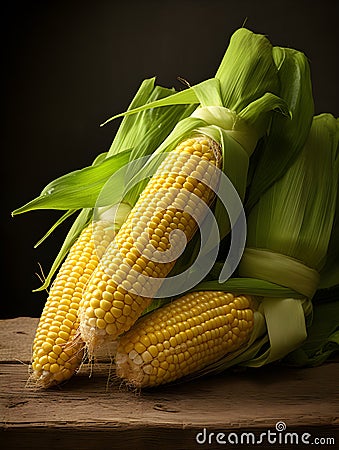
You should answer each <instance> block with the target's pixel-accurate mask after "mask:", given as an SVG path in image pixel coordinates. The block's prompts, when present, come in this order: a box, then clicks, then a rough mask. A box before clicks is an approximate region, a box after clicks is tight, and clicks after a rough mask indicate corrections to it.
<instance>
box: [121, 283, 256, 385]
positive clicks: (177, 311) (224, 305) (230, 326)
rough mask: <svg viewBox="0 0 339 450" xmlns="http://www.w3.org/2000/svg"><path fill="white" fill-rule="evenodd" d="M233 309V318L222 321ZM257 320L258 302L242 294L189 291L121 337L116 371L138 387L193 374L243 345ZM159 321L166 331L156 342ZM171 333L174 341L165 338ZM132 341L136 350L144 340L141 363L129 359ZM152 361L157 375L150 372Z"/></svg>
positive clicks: (163, 330) (162, 331) (153, 371)
mask: <svg viewBox="0 0 339 450" xmlns="http://www.w3.org/2000/svg"><path fill="white" fill-rule="evenodd" d="M239 299H240V300H239ZM227 311H231V312H230V313H227ZM230 314H232V320H230V318H229V317H228V319H227V320H223V319H224V318H225V317H227V316H228V315H230ZM193 319H194V320H193ZM240 319H241V329H240V328H239V326H238V324H239V323H240V322H239V321H240ZM160 324H161V326H160ZM182 324H184V325H185V327H186V329H185V330H183V329H182V326H180V325H182ZM196 324H197V325H196ZM253 325H254V309H253V301H252V298H251V297H249V296H241V298H240V297H235V296H233V295H232V294H229V293H225V292H218V291H207V292H192V293H189V294H186V295H184V296H183V297H181V298H179V299H177V300H174V301H173V302H171V303H169V304H168V305H166V306H164V307H162V308H159V309H157V310H155V311H153V312H152V313H150V314H148V315H146V316H145V317H143V318H141V319H140V320H139V321H138V322H137V323H136V324H135V325H134V326H133V327H132V328H131V329H130V330H129V331H128V332H127V333H125V334H124V335H123V336H122V337H121V338H120V339H119V341H118V347H117V354H116V370H117V375H118V376H119V377H121V378H123V379H125V380H126V381H127V382H128V384H130V385H134V386H135V387H150V386H156V385H159V384H163V383H167V382H171V381H174V380H176V379H178V378H180V377H182V376H187V375H191V374H194V373H196V372H198V371H199V370H201V369H203V368H204V367H206V366H208V365H209V364H211V363H213V362H215V361H217V360H218V359H220V358H221V357H223V356H224V355H226V354H229V353H232V352H234V351H236V350H238V349H239V348H240V347H241V346H243V345H244V344H245V343H246V342H247V341H248V339H249V337H250V335H251V333H252V330H253ZM157 326H160V328H161V332H159V333H157V336H156V339H157V343H156V345H154V344H152V336H154V337H155V331H154V330H155V328H156V327H157ZM151 330H153V332H152V331H151ZM176 330H177V331H176ZM145 333H146V334H145ZM167 333H168V334H167ZM168 335H170V338H169V340H167V339H166V337H165V336H168ZM131 342H133V345H134V348H135V349H137V348H138V345H142V347H141V350H143V353H142V355H141V356H142V360H143V361H142V362H141V363H140V364H135V363H134V360H133V358H132V359H131V358H130V354H129V352H128V350H129V349H130V347H131ZM132 356H133V354H132ZM150 365H151V366H152V367H153V369H152V377H149V376H148V375H150V372H149V366H150ZM144 369H146V370H144ZM165 369H166V370H165Z"/></svg>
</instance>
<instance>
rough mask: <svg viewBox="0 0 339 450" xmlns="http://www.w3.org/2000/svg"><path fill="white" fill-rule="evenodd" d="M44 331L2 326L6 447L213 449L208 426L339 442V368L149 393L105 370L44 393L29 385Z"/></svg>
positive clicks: (1, 417) (0, 395) (266, 371)
mask: <svg viewBox="0 0 339 450" xmlns="http://www.w3.org/2000/svg"><path fill="white" fill-rule="evenodd" d="M36 324H37V321H36V319H28V318H22V319H13V320H11V321H2V324H0V330H1V331H0V342H2V347H1V348H0V421H1V430H2V434H1V437H0V439H1V440H3V439H5V440H6V442H7V448H33V444H34V445H35V448H44V449H45V448H47V444H48V448H57V445H55V446H54V444H55V443H58V448H60V446H61V445H60V440H62V442H63V445H64V439H65V437H66V436H69V437H70V442H72V445H73V446H72V448H73V449H74V448H76V449H81V448H83V449H92V448H98V447H99V446H100V448H110V449H112V448H119V449H120V448H121V449H124V448H136V449H138V448H140V449H142V448H147V449H150V448H164V449H166V448H183V449H189V448H198V447H203V448H205V446H199V445H198V444H197V443H196V441H195V436H196V434H197V433H198V432H199V431H201V430H202V429H203V428H204V427H206V428H208V429H209V430H211V431H218V430H220V431H223V432H228V433H229V432H230V431H232V430H233V431H234V430H236V431H240V430H245V431H251V430H252V431H253V432H255V431H257V432H258V433H259V432H260V430H261V431H262V430H267V429H272V430H274V427H275V424H276V423H277V422H278V421H284V422H285V423H286V425H287V431H295V430H300V431H303V432H306V431H308V430H311V429H312V430H313V432H314V434H318V435H319V434H320V433H322V434H324V432H325V433H327V436H334V435H335V434H336V433H337V439H338V438H339V436H338V433H339V421H338V404H339V397H338V389H337V384H338V382H337V380H338V379H339V364H338V363H336V362H332V363H329V364H326V365H323V366H321V367H317V368H313V369H299V370H296V369H288V368H281V367H277V366H275V367H274V366H270V367H265V368H262V369H256V370H247V371H243V372H234V371H230V372H228V373H227V374H223V375H219V376H211V377H208V378H203V379H198V380H193V381H190V382H188V383H185V384H179V385H172V386H166V387H161V388H157V389H153V390H148V391H144V392H142V393H135V392H131V391H128V390H127V389H126V388H125V387H124V386H121V385H120V384H119V382H118V381H117V380H116V379H114V375H112V373H114V371H113V370H112V371H111V372H112V373H111V376H110V377H109V372H110V365H109V364H108V363H102V364H98V365H95V366H94V367H93V368H90V367H88V366H85V367H84V368H83V369H82V370H81V371H80V372H79V374H78V375H76V376H75V377H74V378H73V379H72V380H70V381H69V382H68V383H66V384H65V385H63V386H62V387H59V388H54V389H51V390H48V391H43V390H37V389H34V388H32V387H31V386H29V385H27V373H28V361H29V358H30V346H31V342H32V338H33V335H34V329H35V327H36ZM15 339H16V342H14V340H15ZM19 361H21V362H19ZM90 374H91V377H90V376H89V375H90ZM308 432H310V431H308ZM258 435H259V434H258ZM19 438H20V439H19ZM122 439H125V441H124V443H122ZM53 440H54V441H53ZM19 441H20V443H21V445H24V446H23V447H21V446H19V447H18V445H19ZM52 441H53V442H54V443H53V442H52ZM98 441H99V442H100V445H99V444H98ZM80 442H82V443H81V445H80ZM117 442H118V446H115V444H116V443H117ZM125 443H127V444H128V446H126V447H125V446H124V445H125ZM127 444H126V445H127ZM30 445H32V447H30ZM212 447H213V446H212ZM229 447H230V445H228V448H229ZM67 448H71V447H67ZM206 448H208V446H207V447H206ZM209 448H211V446H209ZM231 448H232V447H231ZM237 448H239V447H237ZM270 448H272V445H271V446H270ZM283 448H287V447H283ZM323 448H324V447H323ZM332 448H334V447H333V446H332Z"/></svg>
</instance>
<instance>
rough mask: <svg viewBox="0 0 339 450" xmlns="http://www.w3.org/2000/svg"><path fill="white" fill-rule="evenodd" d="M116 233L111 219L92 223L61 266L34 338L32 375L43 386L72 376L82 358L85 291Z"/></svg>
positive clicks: (85, 229)
mask: <svg viewBox="0 0 339 450" xmlns="http://www.w3.org/2000/svg"><path fill="white" fill-rule="evenodd" d="M114 236H115V231H114V228H113V227H112V223H111V222H107V221H103V220H100V221H98V222H93V223H90V224H89V225H88V226H87V227H86V228H84V230H83V231H82V233H81V234H80V236H79V238H78V239H77V241H76V242H75V243H74V244H73V246H72V247H71V249H70V251H69V254H68V256H67V258H66V260H65V262H64V263H63V264H62V266H61V268H60V271H59V273H58V275H57V277H56V279H55V281H54V283H53V285H52V287H51V289H50V292H49V296H48V298H47V301H46V304H45V307H44V309H43V312H42V315H41V318H40V321H39V324H38V328H37V331H36V335H35V339H34V342H33V357H32V367H31V370H32V378H33V379H34V380H36V382H37V383H38V384H39V385H41V386H42V387H45V388H47V387H49V386H52V385H54V384H58V383H60V382H62V381H65V380H67V379H69V378H70V377H71V376H72V375H73V374H74V373H75V372H76V370H77V369H78V368H79V366H80V364H81V362H82V359H83V355H84V343H83V341H82V339H81V337H80V334H79V333H78V326H79V319H78V309H79V304H80V300H81V298H82V292H83V289H84V287H85V285H86V283H87V282H88V279H89V277H90V276H91V274H92V272H93V271H94V269H95V268H96V267H97V265H98V262H99V259H100V257H101V256H102V254H103V252H104V251H105V249H106V247H107V246H108V244H109V243H110V242H111V241H112V240H113V239H114Z"/></svg>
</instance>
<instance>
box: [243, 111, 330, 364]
mask: <svg viewBox="0 0 339 450" xmlns="http://www.w3.org/2000/svg"><path fill="white" fill-rule="evenodd" d="M338 137H339V134H338V126H337V121H336V120H335V118H334V117H333V116H332V115H330V114H322V115H320V116H317V117H315V118H314V119H313V123H312V127H311V131H310V134H309V138H308V140H307V142H306V144H305V146H304V148H303V150H302V152H301V153H300V154H299V155H298V157H297V159H296V161H295V162H294V164H293V165H292V166H291V167H290V168H289V170H288V171H287V172H286V174H285V175H284V176H283V177H282V178H280V180H278V181H277V182H276V183H275V184H274V185H273V186H272V187H271V188H270V189H268V190H267V191H266V192H265V193H264V194H263V195H262V197H261V198H260V200H259V201H258V202H257V204H256V205H255V206H254V207H253V209H252V210H251V212H250V214H249V216H248V236H247V248H246V250H245V252H244V255H243V258H242V261H241V262H240V265H239V275H241V276H245V277H252V278H258V279H263V280H266V281H270V282H273V283H277V284H279V285H282V286H285V287H289V288H292V289H294V290H295V291H297V292H299V293H300V294H302V295H304V299H299V300H298V299H296V298H293V297H291V298H284V299H279V300H275V299H274V298H270V297H264V298H263V299H262V301H261V305H262V308H263V310H264V313H265V317H266V322H267V327H268V334H269V339H270V348H269V349H267V350H266V351H265V352H263V353H262V354H260V355H258V356H257V357H256V358H255V359H252V360H251V361H250V362H247V363H246V365H251V366H258V365H262V364H266V363H268V362H271V361H275V360H278V359H281V358H282V357H283V356H285V355H286V354H287V353H289V352H291V351H292V350H294V349H295V348H297V347H298V346H299V345H300V344H301V343H302V342H303V341H304V340H305V339H306V336H307V330H306V322H305V318H304V314H305V315H306V316H308V315H310V314H311V303H310V300H311V299H312V297H313V295H314V293H315V291H316V289H317V288H318V285H319V272H320V270H321V269H322V268H323V266H324V264H325V261H326V255H327V251H328V245H329V241H330V237H331V232H332V227H333V222H334V215H335V210H336V197H337V190H338V176H339V155H338V150H337V146H338Z"/></svg>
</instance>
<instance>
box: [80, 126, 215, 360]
mask: <svg viewBox="0 0 339 450" xmlns="http://www.w3.org/2000/svg"><path fill="white" fill-rule="evenodd" d="M220 155H221V154H220V147H219V145H218V144H217V143H216V142H215V141H214V140H212V139H210V138H208V137H206V136H204V135H197V136H195V137H192V138H190V139H187V140H185V141H183V142H182V143H180V144H179V145H178V146H177V147H176V149H175V150H173V151H171V152H169V153H168V154H167V156H166V157H165V159H164V161H163V162H162V163H161V165H160V166H159V168H158V170H157V171H156V173H155V174H154V175H153V177H152V178H151V179H150V181H149V183H148V184H147V186H146V188H145V189H144V191H143V192H142V194H141V195H140V197H139V199H138V201H137V203H136V205H135V206H134V208H133V209H132V211H131V213H130V215H129V216H128V219H127V220H126V222H125V223H124V224H123V226H122V228H121V229H120V231H119V233H118V234H117V236H116V238H115V240H114V242H113V243H112V244H111V245H110V246H109V247H108V249H107V251H106V253H105V255H104V257H103V258H102V260H101V261H100V264H99V266H98V268H97V269H96V270H95V272H94V274H93V276H92V277H91V280H90V282H89V284H88V286H87V288H86V291H85V293H84V302H83V305H82V307H81V311H80V319H81V322H80V331H81V335H82V337H83V339H84V341H85V342H86V344H87V346H88V348H89V352H90V353H91V349H93V348H94V347H98V346H100V345H102V344H104V343H105V342H107V340H114V339H116V338H117V336H119V335H120V334H121V333H123V332H125V331H127V330H129V329H130V328H131V326H132V325H133V324H134V323H135V321H136V320H137V319H138V317H140V315H141V314H142V312H143V311H144V309H145V308H146V307H147V306H148V305H149V304H150V302H151V300H152V296H154V295H155V291H156V290H157V289H156V288H159V286H160V284H156V285H155V284H152V282H153V281H154V280H155V279H157V278H158V279H160V278H165V277H166V276H167V274H168V273H169V271H170V270H171V269H172V267H173V265H174V264H175V261H176V259H175V258H174V259H173V258H172V259H171V261H168V259H166V262H159V259H157V258H159V255H160V256H161V253H163V252H171V251H172V252H175V251H176V249H177V248H180V247H181V248H182V244H183V235H182V233H181V234H180V233H179V234H176V233H173V234H171V233H172V231H173V230H181V231H183V232H184V235H185V237H184V240H185V243H186V241H189V240H190V239H191V238H192V237H193V235H194V233H195V231H196V228H197V222H199V220H201V219H202V218H203V215H204V207H205V208H206V205H208V204H210V203H211V201H212V199H213V197H214V192H213V189H211V188H210V187H208V186H211V183H215V180H214V179H213V177H214V178H215V171H216V166H217V167H218V166H219V165H220V158H221V156H220ZM199 180H200V181H199ZM191 194H194V195H191ZM193 217H195V219H196V220H194V219H193ZM170 234H171V237H170ZM174 235H175V236H174ZM173 236H174V237H173ZM160 260H161V258H160ZM154 286H156V287H154Z"/></svg>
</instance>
